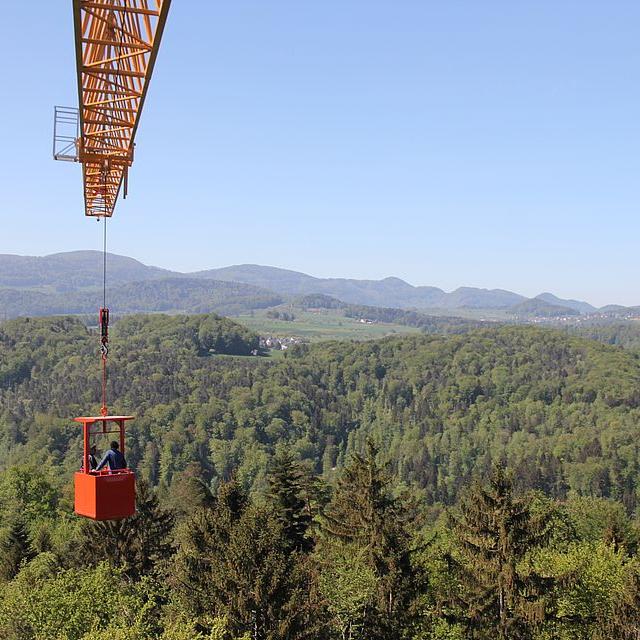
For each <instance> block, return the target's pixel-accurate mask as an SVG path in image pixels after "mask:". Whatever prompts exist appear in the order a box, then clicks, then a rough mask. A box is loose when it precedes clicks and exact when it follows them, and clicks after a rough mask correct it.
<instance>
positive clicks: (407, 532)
mask: <svg viewBox="0 0 640 640" xmlns="http://www.w3.org/2000/svg"><path fill="white" fill-rule="evenodd" d="M377 454H378V450H377V448H376V447H375V446H374V444H373V443H372V442H371V441H369V442H368V443H367V450H366V454H365V455H364V456H362V455H359V454H356V455H354V456H353V459H352V461H351V463H350V464H348V465H347V467H346V468H345V469H344V471H343V473H342V475H341V476H340V478H339V479H338V484H337V487H336V491H335V494H334V496H333V498H332V500H331V502H330V503H329V504H328V506H327V508H326V509H325V512H324V514H323V521H324V526H323V529H324V532H325V534H326V535H328V537H329V539H330V540H331V539H333V540H334V541H336V540H337V541H342V542H343V543H347V544H350V545H353V547H354V549H355V550H357V551H358V552H361V558H362V561H363V563H364V567H363V569H365V568H368V570H369V571H370V572H371V574H372V575H373V579H374V582H375V584H374V587H373V589H372V596H371V601H370V602H369V603H368V606H366V607H365V608H364V609H365V612H364V614H363V616H362V620H360V621H359V624H360V625H361V628H362V632H363V634H364V635H362V637H363V638H365V637H366V638H370V637H375V638H381V639H385V640H386V639H389V640H395V639H399V638H404V637H406V636H407V634H408V633H409V632H410V630H411V629H412V626H413V624H414V623H415V622H416V620H417V617H418V616H417V612H416V603H417V599H418V597H419V595H420V593H421V592H422V590H423V589H424V587H425V585H424V582H423V577H422V575H421V572H420V570H419V569H418V567H417V565H416V564H415V563H414V562H413V559H412V550H411V527H410V522H411V521H412V519H413V515H414V512H413V510H412V508H411V507H410V505H409V504H408V503H407V501H405V500H403V499H401V498H398V497H395V496H394V495H393V493H392V486H391V478H390V476H389V475H388V474H387V472H386V469H385V468H384V467H383V466H381V465H379V464H378V463H377V461H376V457H377ZM328 546H330V545H328Z"/></svg>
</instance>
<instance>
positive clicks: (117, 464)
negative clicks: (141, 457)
mask: <svg viewBox="0 0 640 640" xmlns="http://www.w3.org/2000/svg"><path fill="white" fill-rule="evenodd" d="M106 464H108V465H109V469H110V470H111V471H114V470H115V469H126V468H127V461H126V460H125V459H124V456H123V455H122V453H120V451H118V450H116V449H108V450H107V452H106V453H105V454H104V457H103V458H102V460H100V464H99V465H98V466H97V467H96V471H100V469H102V467H104V466H105V465H106Z"/></svg>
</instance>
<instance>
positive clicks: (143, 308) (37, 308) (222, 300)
mask: <svg viewBox="0 0 640 640" xmlns="http://www.w3.org/2000/svg"><path fill="white" fill-rule="evenodd" d="M101 295H102V294H101V292H100V291H98V290H97V289H95V290H79V291H66V292H59V291H58V292H43V291H34V290H30V289H0V317H4V318H16V317H24V316H46V315H55V314H70V313H71V314H86V313H92V314H93V313H95V308H96V300H98V299H99V298H100V296H101ZM107 296H108V299H109V303H110V304H111V305H112V307H113V308H115V309H118V312H119V313H120V314H125V313H145V312H147V313H154V312H171V313H209V312H215V313H221V314H224V315H233V314H236V313H243V312H247V311H251V310H253V309H264V308H267V307H272V306H275V305H278V304H280V303H282V301H283V298H282V297H281V296H279V295H278V294H275V293H272V292H271V291H266V290H264V289H260V288H258V287H254V286H252V285H248V284H241V283H239V282H218V281H216V280H197V279H190V278H155V279H152V280H146V281H143V282H130V283H126V284H120V285H118V286H114V287H110V288H109V289H108V290H107Z"/></svg>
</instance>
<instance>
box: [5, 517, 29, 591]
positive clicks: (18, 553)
mask: <svg viewBox="0 0 640 640" xmlns="http://www.w3.org/2000/svg"><path fill="white" fill-rule="evenodd" d="M33 556H34V553H33V550H32V548H31V544H30V541H29V533H28V531H27V527H26V525H25V522H24V520H23V519H22V518H21V517H19V516H14V518H13V520H12V521H11V522H10V523H9V526H8V527H7V529H6V531H5V534H4V536H3V538H2V542H1V543H0V581H3V582H8V581H9V580H11V579H12V578H13V577H14V576H15V575H16V574H17V573H18V571H19V570H20V566H21V564H22V563H23V562H26V561H27V560H30V559H31V558H33Z"/></svg>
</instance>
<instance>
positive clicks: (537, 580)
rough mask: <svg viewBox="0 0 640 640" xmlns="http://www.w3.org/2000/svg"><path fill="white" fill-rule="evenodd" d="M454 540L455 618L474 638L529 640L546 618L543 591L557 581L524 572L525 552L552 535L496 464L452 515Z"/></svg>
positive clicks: (475, 485)
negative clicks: (515, 493)
mask: <svg viewBox="0 0 640 640" xmlns="http://www.w3.org/2000/svg"><path fill="white" fill-rule="evenodd" d="M450 523H451V527H452V530H453V534H454V539H455V543H456V544H455V549H456V551H454V553H453V554H452V555H451V556H450V557H449V561H450V562H451V567H452V570H453V571H454V572H455V575H456V576H457V578H458V587H459V588H458V589H457V593H456V594H452V602H451V603H450V604H451V605H452V606H451V611H453V612H454V613H453V614H452V615H451V617H452V618H453V619H454V620H455V621H456V622H461V623H463V624H465V625H466V627H467V630H468V634H469V635H468V637H469V638H479V639H480V638H481V639H483V640H484V639H486V640H489V639H491V640H495V639H496V638H500V640H520V639H522V640H526V639H529V638H531V637H532V633H533V630H534V629H535V627H536V626H538V625H539V624H540V623H541V622H542V621H543V620H544V619H545V618H546V617H547V616H548V611H546V609H545V600H544V598H543V594H544V593H545V592H549V591H550V590H551V589H552V587H553V582H554V581H553V579H551V578H544V577H542V576H540V575H538V574H537V573H535V572H534V571H533V570H531V571H529V572H527V573H525V572H522V571H520V570H519V567H518V565H519V563H520V562H521V561H522V560H523V559H524V558H525V556H526V554H527V553H528V552H529V551H531V550H533V549H535V548H536V547H539V546H541V545H542V544H544V542H545V541H546V539H547V537H548V531H547V527H546V526H545V522H544V521H543V518H542V516H534V515H533V514H532V513H531V510H530V507H529V503H528V501H527V500H526V499H524V498H518V497H516V496H515V495H514V493H513V487H512V483H511V480H510V478H509V476H508V475H507V474H506V473H505V472H504V470H503V469H502V468H501V467H500V466H495V467H494V468H493V471H492V473H491V476H490V479H489V482H488V484H487V486H482V485H481V484H480V483H479V482H476V483H474V484H473V485H472V487H471V488H470V490H469V491H468V492H467V493H466V495H464V497H463V498H462V499H461V502H460V507H459V515H453V514H450Z"/></svg>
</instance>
